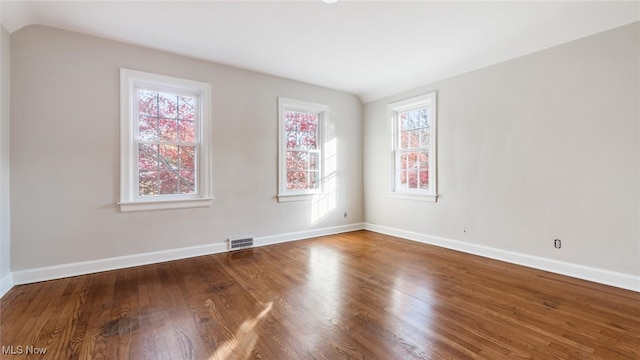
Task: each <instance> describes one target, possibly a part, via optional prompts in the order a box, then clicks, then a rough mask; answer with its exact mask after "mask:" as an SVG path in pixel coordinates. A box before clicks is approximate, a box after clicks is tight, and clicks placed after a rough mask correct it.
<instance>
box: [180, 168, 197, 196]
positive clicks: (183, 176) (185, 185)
mask: <svg viewBox="0 0 640 360" xmlns="http://www.w3.org/2000/svg"><path fill="white" fill-rule="evenodd" d="M195 189H196V173H195V171H191V170H180V193H181V194H192V193H195Z"/></svg>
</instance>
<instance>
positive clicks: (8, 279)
mask: <svg viewBox="0 0 640 360" xmlns="http://www.w3.org/2000/svg"><path fill="white" fill-rule="evenodd" d="M13 285H14V284H13V274H12V273H8V274H6V275H5V276H3V277H2V278H1V279H0V299H1V298H2V297H3V296H4V294H6V293H8V292H9V290H11V288H12V287H13Z"/></svg>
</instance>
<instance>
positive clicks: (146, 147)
mask: <svg viewBox="0 0 640 360" xmlns="http://www.w3.org/2000/svg"><path fill="white" fill-rule="evenodd" d="M137 99H138V130H139V136H138V139H137V145H138V179H139V195H140V196H153V195H172V194H193V193H195V192H196V180H195V179H196V171H197V169H196V159H195V154H196V147H197V146H198V144H197V126H196V112H195V105H196V99H195V98H194V97H189V96H181V95H177V94H170V93H164V92H155V91H149V90H138V91H137Z"/></svg>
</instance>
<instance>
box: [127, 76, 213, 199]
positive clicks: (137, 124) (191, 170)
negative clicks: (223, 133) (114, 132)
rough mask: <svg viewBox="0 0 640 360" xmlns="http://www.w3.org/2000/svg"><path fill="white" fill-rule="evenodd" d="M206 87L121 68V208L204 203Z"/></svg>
mask: <svg viewBox="0 0 640 360" xmlns="http://www.w3.org/2000/svg"><path fill="white" fill-rule="evenodd" d="M209 99H210V85H209V84H207V83H202V82H196V81H192V80H185V79H179V78H173V77H168V76H163V75H157V74H151V73H145V72H140V71H134V70H128V69H121V111H122V115H121V144H122V149H121V194H120V198H121V199H120V208H121V211H139V210H154V209H168V208H183V207H194V206H208V205H210V203H211V194H210V183H209V182H210V179H211V164H210V154H209V153H210V150H211V145H210V134H209V132H210V129H211V125H210V105H209V101H210V100H209Z"/></svg>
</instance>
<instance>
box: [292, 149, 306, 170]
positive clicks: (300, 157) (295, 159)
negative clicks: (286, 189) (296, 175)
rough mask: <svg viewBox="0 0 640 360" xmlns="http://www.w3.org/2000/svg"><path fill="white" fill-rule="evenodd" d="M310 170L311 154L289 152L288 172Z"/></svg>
mask: <svg viewBox="0 0 640 360" xmlns="http://www.w3.org/2000/svg"><path fill="white" fill-rule="evenodd" d="M307 169H309V153H307V152H304V151H289V152H287V171H304V170H307Z"/></svg>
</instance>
